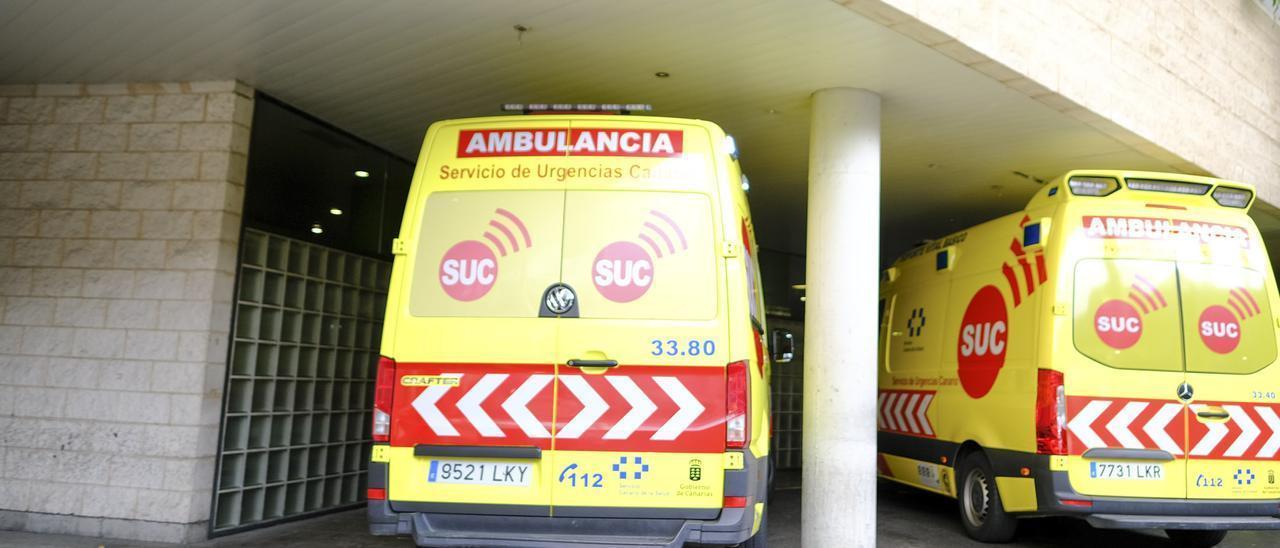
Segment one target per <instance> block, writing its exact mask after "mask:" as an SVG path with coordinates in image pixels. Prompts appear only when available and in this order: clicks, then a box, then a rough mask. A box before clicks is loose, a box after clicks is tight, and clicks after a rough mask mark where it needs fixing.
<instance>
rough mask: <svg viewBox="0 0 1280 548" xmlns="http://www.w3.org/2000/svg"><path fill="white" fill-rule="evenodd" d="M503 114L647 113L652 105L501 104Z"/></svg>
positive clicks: (651, 108)
mask: <svg viewBox="0 0 1280 548" xmlns="http://www.w3.org/2000/svg"><path fill="white" fill-rule="evenodd" d="M502 110H503V111H504V112H523V113H525V114H528V113H532V112H539V113H545V112H601V113H604V112H622V113H631V112H649V111H652V110H653V106H652V105H646V104H643V103H503V105H502Z"/></svg>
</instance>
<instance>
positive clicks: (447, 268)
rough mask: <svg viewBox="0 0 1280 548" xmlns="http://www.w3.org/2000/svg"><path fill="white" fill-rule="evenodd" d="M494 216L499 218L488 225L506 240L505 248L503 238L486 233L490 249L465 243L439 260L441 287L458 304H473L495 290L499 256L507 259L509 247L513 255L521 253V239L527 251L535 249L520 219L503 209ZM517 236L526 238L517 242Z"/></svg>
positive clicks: (473, 243) (478, 243) (472, 241)
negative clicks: (530, 248) (468, 302)
mask: <svg viewBox="0 0 1280 548" xmlns="http://www.w3.org/2000/svg"><path fill="white" fill-rule="evenodd" d="M494 213H495V214H496V218H495V219H492V220H490V221H489V226H490V227H492V228H493V229H494V230H496V231H498V232H499V233H501V234H502V235H503V236H505V241H506V244H505V245H504V244H503V241H504V240H503V239H502V238H499V237H498V236H497V235H495V234H494V233H493V232H492V231H485V233H484V238H485V240H487V241H488V242H489V243H488V244H487V245H486V244H485V243H484V242H481V241H479V240H463V241H461V242H458V243H456V244H454V245H453V247H450V248H449V249H448V251H445V252H444V256H443V257H441V259H440V269H439V278H440V287H441V288H442V289H444V292H445V294H447V295H449V297H451V298H453V299H455V300H459V301H474V300H476V299H479V298H481V297H483V296H485V295H487V294H488V293H489V290H490V289H493V284H494V283H495V282H497V281H498V255H501V256H502V257H506V256H507V247H508V246H510V247H511V253H516V252H518V251H520V249H521V248H520V241H521V239H523V241H524V247H531V246H533V239H532V238H531V237H530V236H529V229H528V228H527V227H525V225H524V222H522V221H521V220H520V218H519V217H517V216H516V215H515V214H514V213H511V212H510V211H507V210H505V209H502V208H498V209H496V210H494ZM499 221H503V222H499ZM507 225H511V226H510V227H509V226H507ZM512 228H514V229H515V230H514V231H513V230H512ZM516 232H519V233H520V235H521V236H522V237H523V238H516ZM490 246H492V248H491V247H490ZM494 249H497V250H498V253H497V254H494V252H493V250H494Z"/></svg>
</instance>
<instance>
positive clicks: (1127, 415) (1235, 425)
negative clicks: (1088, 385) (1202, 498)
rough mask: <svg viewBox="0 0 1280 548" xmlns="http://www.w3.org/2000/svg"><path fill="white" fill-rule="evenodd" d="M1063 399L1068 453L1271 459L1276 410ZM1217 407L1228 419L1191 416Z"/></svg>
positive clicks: (1276, 448)
mask: <svg viewBox="0 0 1280 548" xmlns="http://www.w3.org/2000/svg"><path fill="white" fill-rule="evenodd" d="M1189 407H1190V409H1188V406H1184V405H1183V404H1181V403H1179V402H1174V401H1168V400H1143V399H1126V398H1093V397H1087V396H1069V397H1067V417H1068V419H1067V430H1068V431H1069V432H1070V438H1069V441H1068V449H1069V452H1070V453H1071V454H1073V455H1079V454H1081V453H1084V452H1085V451H1087V450H1089V449H1093V448H1098V447H1111V448H1126V449H1162V450H1164V451H1167V452H1169V453H1170V454H1172V455H1173V456H1174V457H1178V458H1191V459H1247V460H1275V459H1276V455H1277V452H1280V414H1277V411H1278V410H1280V406H1277V405H1267V404H1253V403H1233V402H1196V403H1192V404H1191V405H1190V406H1189ZM1206 407H1221V408H1222V409H1224V410H1226V411H1227V413H1228V414H1229V415H1230V418H1229V419H1227V420H1225V421H1206V422H1202V421H1201V420H1200V419H1199V418H1197V417H1195V416H1194V415H1193V413H1195V412H1198V411H1200V410H1202V409H1204V408H1206Z"/></svg>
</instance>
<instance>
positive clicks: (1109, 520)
mask: <svg viewBox="0 0 1280 548" xmlns="http://www.w3.org/2000/svg"><path fill="white" fill-rule="evenodd" d="M1085 519H1086V521H1088V522H1089V525H1092V526H1094V527H1097V528H1098V529H1219V530H1222V529H1248V530H1258V529H1280V518H1277V517H1272V516H1141V515H1129V514H1094V515H1091V516H1088V517H1087V518H1085Z"/></svg>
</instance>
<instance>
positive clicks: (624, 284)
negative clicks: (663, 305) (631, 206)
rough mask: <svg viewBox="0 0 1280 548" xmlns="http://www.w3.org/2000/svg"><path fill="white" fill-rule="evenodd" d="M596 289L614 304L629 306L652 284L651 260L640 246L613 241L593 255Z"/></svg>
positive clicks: (593, 279) (593, 278)
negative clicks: (594, 258) (626, 304)
mask: <svg viewBox="0 0 1280 548" xmlns="http://www.w3.org/2000/svg"><path fill="white" fill-rule="evenodd" d="M594 272H595V275H594V276H593V277H592V281H594V282H595V285H596V290H597V291H599V292H600V294H601V295H604V297H605V298H606V299H609V300H611V301H613V302H617V303H629V302H631V301H634V300H636V299H639V298H640V297H642V296H644V294H645V293H646V292H648V291H649V286H651V285H653V259H651V258H650V257H649V254H648V253H646V252H645V250H644V249H643V248H641V247H640V246H638V245H636V244H634V243H632V242H627V241H619V242H613V243H611V244H609V245H607V246H604V249H601V250H600V253H598V254H596V260H595V268H594Z"/></svg>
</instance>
